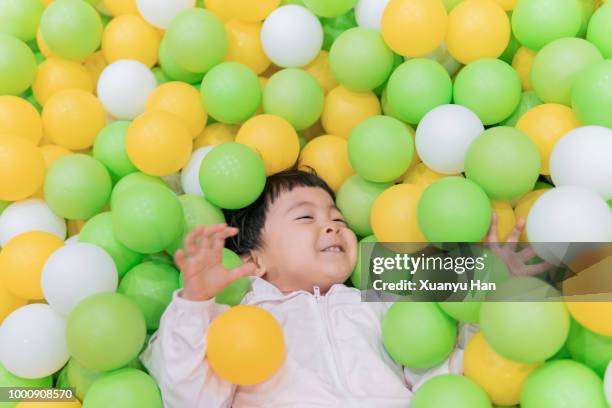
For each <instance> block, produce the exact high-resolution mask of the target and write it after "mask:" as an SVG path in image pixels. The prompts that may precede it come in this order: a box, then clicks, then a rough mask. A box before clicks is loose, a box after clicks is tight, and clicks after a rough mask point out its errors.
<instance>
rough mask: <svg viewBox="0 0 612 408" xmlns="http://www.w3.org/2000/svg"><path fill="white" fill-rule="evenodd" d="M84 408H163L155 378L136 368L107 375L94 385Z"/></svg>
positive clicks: (84, 403) (86, 397) (88, 393)
mask: <svg viewBox="0 0 612 408" xmlns="http://www.w3.org/2000/svg"><path fill="white" fill-rule="evenodd" d="M83 406H84V407H87V408H107V407H113V408H162V407H163V403H162V398H161V394H160V392H159V388H158V387H157V384H155V381H154V380H153V378H151V377H150V376H148V375H147V374H145V373H144V372H142V371H140V370H136V369H134V368H123V369H121V370H117V371H112V372H110V373H105V374H104V375H103V376H102V377H100V378H99V379H97V380H96V381H95V382H94V383H93V384H92V385H91V388H90V389H89V391H88V392H87V395H86V396H85V400H84V401H83Z"/></svg>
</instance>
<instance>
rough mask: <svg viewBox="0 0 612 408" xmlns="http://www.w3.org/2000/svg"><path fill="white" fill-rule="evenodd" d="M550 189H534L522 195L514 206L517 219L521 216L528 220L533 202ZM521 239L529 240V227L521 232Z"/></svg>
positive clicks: (523, 240) (522, 240)
mask: <svg viewBox="0 0 612 408" xmlns="http://www.w3.org/2000/svg"><path fill="white" fill-rule="evenodd" d="M536 186H537V183H536ZM549 189H550V188H546V189H540V190H534V191H531V192H529V193H527V194H525V195H524V196H522V197H521V199H520V200H518V202H517V203H516V205H515V206H514V216H515V217H516V219H517V220H518V219H519V218H523V219H525V220H526V219H527V217H528V216H529V212H530V211H531V207H532V206H533V204H534V203H535V202H536V201H537V199H538V198H540V196H541V195H542V194H544V193H545V192H546V191H548V190H549ZM520 241H521V242H528V241H529V239H528V236H527V229H524V230H523V232H522V233H521V237H520Z"/></svg>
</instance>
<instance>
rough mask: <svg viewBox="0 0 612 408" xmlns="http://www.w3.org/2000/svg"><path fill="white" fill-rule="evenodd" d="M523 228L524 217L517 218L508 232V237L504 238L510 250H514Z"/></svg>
mask: <svg viewBox="0 0 612 408" xmlns="http://www.w3.org/2000/svg"><path fill="white" fill-rule="evenodd" d="M524 229H525V219H524V218H519V219H518V221H517V222H516V224H515V225H514V228H513V229H512V232H510V235H508V239H507V240H506V245H508V246H509V249H510V250H511V251H515V250H516V245H517V244H518V242H519V238H520V237H521V234H522V233H523V230H524Z"/></svg>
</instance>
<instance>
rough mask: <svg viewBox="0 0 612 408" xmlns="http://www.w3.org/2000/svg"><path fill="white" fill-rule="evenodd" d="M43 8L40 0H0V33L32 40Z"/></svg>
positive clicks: (26, 40) (23, 39)
mask: <svg viewBox="0 0 612 408" xmlns="http://www.w3.org/2000/svg"><path fill="white" fill-rule="evenodd" d="M44 9H45V8H44V6H43V5H42V3H41V2H40V0H2V1H0V33H2V34H8V35H12V36H13V37H17V38H19V39H20V40H21V41H25V42H28V41H32V40H33V39H34V38H35V37H36V30H37V28H38V24H39V23H40V17H41V16H42V13H43V11H44Z"/></svg>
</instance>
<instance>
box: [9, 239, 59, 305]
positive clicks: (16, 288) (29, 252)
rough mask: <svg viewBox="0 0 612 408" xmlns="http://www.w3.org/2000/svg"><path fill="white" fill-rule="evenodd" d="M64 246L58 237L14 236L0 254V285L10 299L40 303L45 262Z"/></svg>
mask: <svg viewBox="0 0 612 408" xmlns="http://www.w3.org/2000/svg"><path fill="white" fill-rule="evenodd" d="M62 245H64V241H63V240H62V239H60V238H59V237H58V236H56V235H53V234H50V233H48V232H42V231H33V232H26V233H24V234H20V235H17V236H16V237H15V238H13V239H11V240H10V241H9V242H7V243H6V245H5V246H4V249H3V250H2V252H0V281H2V282H3V283H4V286H5V287H6V289H7V290H8V291H10V292H11V293H12V294H13V295H15V296H17V297H20V298H22V299H26V300H34V299H42V298H43V292H42V287H41V284H40V277H41V274H42V270H43V266H44V265H45V262H46V261H47V258H49V256H51V254H52V253H53V252H55V250H57V249H58V248H60V247H61V246H62Z"/></svg>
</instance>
